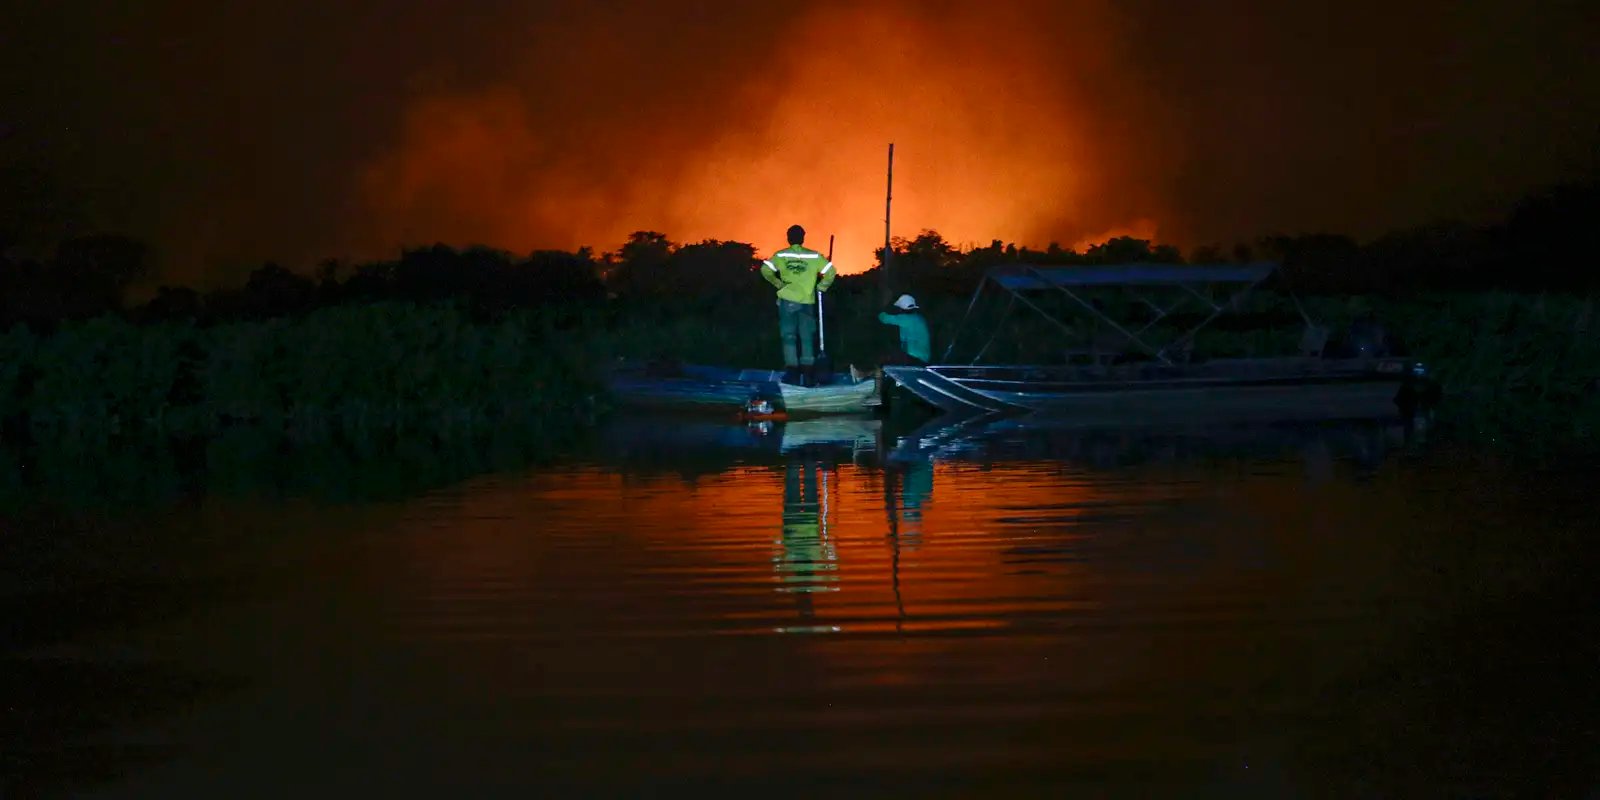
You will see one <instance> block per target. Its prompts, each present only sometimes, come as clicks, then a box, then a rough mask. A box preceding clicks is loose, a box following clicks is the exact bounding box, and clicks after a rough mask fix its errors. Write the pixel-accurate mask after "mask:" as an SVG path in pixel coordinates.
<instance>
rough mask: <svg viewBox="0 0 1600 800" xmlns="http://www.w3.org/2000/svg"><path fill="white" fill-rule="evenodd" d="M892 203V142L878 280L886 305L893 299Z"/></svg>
mask: <svg viewBox="0 0 1600 800" xmlns="http://www.w3.org/2000/svg"><path fill="white" fill-rule="evenodd" d="M893 202H894V142H890V143H889V185H888V187H887V189H886V190H885V191H884V194H883V274H882V275H880V276H879V278H878V296H879V300H880V301H881V302H883V303H885V304H887V303H888V302H889V301H890V300H891V299H893V297H894V278H893V277H892V276H891V275H890V273H892V272H893V271H894V245H893V242H892V239H891V235H890V233H889V230H890V227H889V217H890V214H889V207H890V205H891V204H892V203H893Z"/></svg>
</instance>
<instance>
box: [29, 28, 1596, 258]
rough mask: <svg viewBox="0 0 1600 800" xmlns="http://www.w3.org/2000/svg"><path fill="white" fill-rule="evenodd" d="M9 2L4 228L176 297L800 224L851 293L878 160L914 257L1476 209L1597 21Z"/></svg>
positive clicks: (1577, 86)
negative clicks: (102, 251)
mask: <svg viewBox="0 0 1600 800" xmlns="http://www.w3.org/2000/svg"><path fill="white" fill-rule="evenodd" d="M11 5H14V6H18V8H12V9H10V10H8V11H6V12H5V19H6V22H5V23H4V24H0V158H3V160H4V165H5V167H6V170H5V173H4V174H5V176H6V177H5V180H6V185H5V186H4V187H0V188H3V190H4V191H5V192H6V193H8V194H9V195H10V197H9V198H8V199H7V200H6V203H5V205H4V207H3V209H0V210H4V211H5V213H6V214H8V215H9V216H10V217H12V218H13V220H15V219H24V220H25V222H24V223H16V222H12V223H9V224H11V225H12V226H13V227H16V225H18V224H22V225H23V226H24V233H25V234H26V235H27V236H29V237H32V238H36V239H47V238H48V237H50V236H53V235H56V234H57V233H58V232H59V231H60V230H64V229H66V228H65V227H64V226H65V225H66V224H67V222H68V221H71V220H73V219H77V220H79V224H82V225H90V226H93V227H95V228H98V229H112V230H119V231H125V232H128V233H131V234H133V235H136V236H139V237H141V238H145V239H148V240H149V241H151V242H152V243H154V244H155V245H156V247H157V252H158V253H159V255H160V258H161V262H162V264H163V265H164V268H165V270H166V276H165V277H167V278H168V279H171V280H181V281H185V282H191V283H202V284H204V283H216V282H235V281H237V280H239V279H241V278H242V276H243V274H244V273H245V272H247V271H248V270H249V269H251V268H253V267H254V266H258V265H259V264H260V263H261V262H262V261H265V260H268V259H274V260H278V261H280V262H281V263H285V264H287V265H290V266H294V267H306V266H309V265H310V264H312V263H314V262H315V261H316V260H318V259H320V258H323V257H328V256H342V257H347V258H369V257H389V256H393V255H394V254H395V253H396V252H397V251H398V248H399V247H400V246H402V245H417V244H427V243H432V242H435V241H443V242H446V243H449V244H454V245H467V244H474V243H481V244H488V245H491V246H495V247H500V248H505V249H509V250H513V251H518V252H521V251H527V250H530V249H534V248H543V247H550V248H575V247H577V246H580V245H591V246H594V247H595V248H597V249H600V250H608V249H613V248H615V247H616V246H617V245H618V244H620V243H621V242H622V240H623V239H624V237H625V236H626V235H627V233H628V232H630V231H633V230H640V229H653V230H659V231H663V232H665V233H667V234H668V235H669V236H671V237H672V238H674V239H675V240H678V241H695V240H698V239H702V238H721V239H736V240H740V241H749V242H752V243H755V244H757V246H758V248H759V249H763V250H765V249H769V248H770V247H773V246H779V245H781V244H782V234H783V229H784V228H785V227H787V226H788V225H789V224H790V223H791V222H801V223H802V224H804V225H805V226H806V227H807V228H808V229H809V230H811V231H813V232H814V233H815V234H817V235H821V236H823V237H824V238H823V242H824V243H825V241H826V239H825V237H826V234H828V233H835V234H837V235H838V236H839V244H838V248H839V254H840V255H839V258H838V260H839V262H840V265H841V267H842V268H843V269H844V270H845V271H847V272H853V271H858V270H860V269H864V268H866V267H867V266H869V265H870V258H871V255H870V251H871V248H872V247H873V246H874V243H875V242H879V241H881V237H882V216H883V184H884V174H883V171H884V160H885V150H886V145H887V143H888V142H890V141H893V142H895V144H896V164H895V189H896V193H895V194H896V196H895V232H896V233H897V234H899V235H908V236H909V235H915V234H916V233H917V232H918V231H919V230H921V229H924V228H935V229H938V230H939V231H941V232H942V233H944V234H945V235H946V237H947V238H949V239H952V240H955V241H957V242H977V243H982V244H987V243H988V241H989V240H990V239H991V238H1000V239H1004V240H1007V241H1016V242H1019V243H1024V244H1033V245H1037V246H1043V245H1045V244H1047V243H1049V242H1051V241H1057V242H1060V243H1061V244H1063V245H1066V246H1071V245H1078V244H1081V243H1085V242H1088V241H1099V240H1102V239H1104V238H1106V237H1107V236H1109V235H1116V234H1124V233H1132V234H1136V235H1139V236H1141V237H1153V238H1155V239H1157V240H1159V241H1161V242H1165V243H1172V244H1177V245H1179V246H1181V247H1184V248H1185V249H1188V248H1192V247H1194V246H1197V245H1201V244H1208V243H1219V244H1223V245H1228V244H1231V243H1232V242H1235V241H1240V240H1249V239H1253V238H1255V237H1256V236H1258V235H1260V234H1263V233H1269V232H1274V231H1281V232H1309V231H1335V232H1343V233H1349V234H1352V235H1355V236H1357V237H1361V238H1365V237H1371V236H1374V235H1377V234H1379V233H1381V232H1383V231H1386V230H1390V229H1394V228H1398V227H1403V226H1409V225H1415V224H1420V223H1425V222H1429V221H1433V220H1437V219H1441V218H1452V217H1453V218H1464V219H1468V220H1478V219H1483V218H1490V217H1494V216H1496V215H1499V214H1501V213H1503V212H1504V211H1505V210H1506V208H1507V207H1508V205H1509V204H1510V203H1511V202H1513V201H1514V200H1516V199H1517V198H1518V197H1519V196H1521V195H1522V194H1523V193H1525V192H1527V191H1528V190H1530V189H1532V188H1535V187H1537V186H1539V185H1542V184H1546V183H1549V182H1551V181H1555V180H1560V179H1563V178H1567V177H1570V176H1573V175H1575V174H1583V173H1585V172H1586V171H1588V170H1591V169H1593V168H1594V166H1595V164H1596V160H1597V152H1600V126H1597V120H1600V67H1597V63H1600V59H1597V58H1596V56H1595V52H1596V50H1597V49H1600V44H1597V42H1600V24H1597V18H1600V11H1596V10H1595V9H1596V7H1597V6H1600V4H1596V3H1593V2H1577V1H1574V2H1514V1H1508V2H1394V0H1390V1H1389V2H1339V3H1314V2H1305V3H1299V2H1296V3H1289V2H1278V1H1277V0H1274V1H1273V2H1266V1H1262V2H1199V1H1198V0H1195V1H1193V2H1185V1H1184V0H1131V1H1125V2H1117V3H1111V2H1094V1H1089V2H1002V1H1001V0H985V2H936V1H934V0H929V1H928V2H911V1H909V0H886V1H884V2H857V3H844V2H839V3H820V2H819V3H806V2H794V1H793V0H778V1H777V2H768V3H765V4H755V3H744V2H686V1H682V0H680V2H659V3H633V2H617V1H616V0H609V1H608V0H586V1H585V2H581V3H580V2H537V1H536V0H522V1H521V2H506V1H502V0H489V1H486V2H485V1H480V2H462V3H460V4H459V5H458V4H455V3H450V2H442V1H440V2H429V1H426V0H382V1H381V2H379V1H377V0H346V1H345V2H337V3H328V2H322V1H319V2H309V0H273V2H256V3H248V2H236V3H216V2H109V1H108V2H97V3H94V2H67V1H58V2H37V3H14V4H11ZM756 6H759V7H756ZM41 178H47V179H48V184H47V185H45V186H40V185H38V183H39V181H40V180H41ZM39 197H46V198H50V199H51V200H50V205H49V207H48V208H46V207H45V206H44V205H42V201H40V202H35V201H34V200H32V199H30V198H39ZM18 198H22V199H20V200H19V199H18Z"/></svg>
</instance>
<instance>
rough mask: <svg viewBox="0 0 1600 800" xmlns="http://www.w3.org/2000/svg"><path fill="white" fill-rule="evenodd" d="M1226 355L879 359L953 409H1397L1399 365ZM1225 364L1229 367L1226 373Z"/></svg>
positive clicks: (1239, 412) (1294, 415)
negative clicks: (1061, 362) (1109, 368)
mask: <svg viewBox="0 0 1600 800" xmlns="http://www.w3.org/2000/svg"><path fill="white" fill-rule="evenodd" d="M1230 366H1233V365H1229V364H1227V363H1226V362H1221V363H1213V364H1211V365H1208V366H1207V368H1206V369H1193V370H1189V371H1174V372H1172V373H1170V374H1162V375H1152V376H1145V377H1133V378H1129V379H1117V378H1116V377H1115V376H1096V375H1091V374H1088V373H1086V372H1084V371H1081V370H1080V371H1075V372H1071V371H1069V372H1068V373H1067V374H1066V375H1064V376H1063V375H1057V376H1049V375H1048V373H1040V376H1042V377H1035V379H1032V380H1029V379H1026V378H1027V376H1026V375H1020V374H1019V373H1017V372H1015V371H1011V372H1007V371H1004V370H999V369H995V370H989V369H985V368H974V367H940V366H932V367H886V368H885V369H884V372H885V373H886V374H888V375H889V376H890V377H891V378H893V379H894V381H895V382H896V383H897V384H899V385H900V386H902V387H904V388H905V389H906V390H907V391H909V392H911V393H912V394H913V395H915V396H916V397H918V398H919V399H921V400H922V401H924V402H926V403H928V404H930V405H933V406H935V407H938V408H940V409H943V410H945V411H951V412H970V411H985V412H997V413H1008V412H1017V411H1032V412H1037V413H1040V414H1048V415H1051V416H1066V417H1071V418H1074V419H1076V420H1081V421H1082V422H1084V423H1085V424H1112V423H1116V422H1119V421H1121V422H1126V421H1149V420H1167V419H1198V420H1216V421H1234V420H1238V421H1251V420H1283V421H1294V420H1333V419H1373V418H1381V417H1388V416H1398V414H1399V409H1398V407H1397V405H1396V403H1395V396H1396V392H1397V391H1398V389H1399V387H1400V382H1401V379H1402V375H1401V373H1399V372H1381V371H1379V367H1378V366H1377V365H1374V364H1365V363H1363V364H1360V365H1356V364H1339V365H1332V366H1324V367H1323V368H1321V369H1311V368H1309V367H1308V365H1307V364H1305V363H1304V362H1293V363H1289V362H1285V363H1282V364H1279V365H1276V366H1277V368H1276V369H1274V368H1273V367H1274V365H1272V364H1269V363H1266V362H1263V361H1252V362H1248V363H1245V362H1241V363H1240V364H1239V365H1236V366H1237V367H1238V368H1237V369H1233V370H1230V369H1229V367H1230ZM1230 372H1231V373H1232V374H1230Z"/></svg>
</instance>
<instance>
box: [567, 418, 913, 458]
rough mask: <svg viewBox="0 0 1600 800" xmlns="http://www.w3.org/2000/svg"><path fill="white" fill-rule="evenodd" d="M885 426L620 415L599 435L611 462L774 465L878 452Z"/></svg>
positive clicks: (857, 421) (868, 421) (858, 421)
mask: <svg viewBox="0 0 1600 800" xmlns="http://www.w3.org/2000/svg"><path fill="white" fill-rule="evenodd" d="M881 427H882V422H880V421H879V420H877V419H873V418H871V417H850V416H843V415H838V416H826V417H815V418H812V419H799V420H788V421H782V420H779V421H769V420H763V421H759V422H749V423H747V422H743V421H736V420H713V419H707V418H705V417H703V416H698V415H693V414H665V413H654V414H638V415H618V416H616V417H614V418H612V419H611V420H609V421H608V422H607V423H606V424H605V425H603V426H602V427H601V428H600V429H599V431H597V435H596V436H597V441H596V444H597V445H598V447H599V449H600V453H599V455H601V456H602V457H604V458H606V459H608V460H622V461H634V462H661V463H683V462H686V461H690V460H706V459H710V460H712V461H719V460H720V461H723V462H736V461H743V462H750V463H757V462H761V463H765V462H773V463H775V462H776V461H777V460H778V459H779V458H780V456H781V454H784V453H790V452H794V451H800V450H808V451H819V450H837V451H840V452H842V453H844V454H845V455H846V456H852V457H853V454H855V453H858V452H861V451H865V450H873V449H876V447H877V442H878V436H879V430H880V428H881Z"/></svg>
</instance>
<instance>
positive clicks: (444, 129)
mask: <svg viewBox="0 0 1600 800" xmlns="http://www.w3.org/2000/svg"><path fill="white" fill-rule="evenodd" d="M1030 11H1031V12H1032V13H1039V12H1038V9H1037V8H1033V7H1032V6H1030V5H1029V4H1026V3H1024V4H1018V5H1017V6H1016V7H1006V8H1000V9H994V8H985V9H983V10H981V11H973V10H961V11H956V12H953V13H952V15H950V16H949V18H947V19H944V20H941V21H939V22H929V21H927V20H926V19H924V18H925V17H927V16H929V15H927V14H926V12H925V10H919V9H917V8H915V4H913V3H909V2H885V3H876V4H872V5H870V6H867V5H862V6H855V5H820V6H817V7H814V8H813V9H812V10H810V11H808V12H806V13H805V14H804V15H803V16H801V17H800V18H798V19H797V20H796V21H795V22H794V24H793V25H792V26H790V27H789V28H788V29H786V30H783V31H775V32H774V36H775V38H777V39H782V40H790V39H792V40H793V41H797V42H805V43H807V44H806V46H803V47H798V48H786V47H782V46H779V45H777V44H774V45H772V46H771V47H769V48H767V50H766V52H768V53H771V54H772V55H771V56H770V57H768V58H766V59H765V60H763V61H759V62H756V63H751V64H749V65H748V67H749V71H748V73H746V74H739V75H734V76H732V77H731V78H730V80H731V81H732V85H731V87H729V86H719V87H718V88H717V90H716V92H715V95H714V96H708V97H707V98H706V99H705V103H704V104H703V105H702V106H699V107H697V106H694V105H688V104H685V105H682V106H677V105H671V106H664V107H663V108H662V109H646V110H641V111H639V112H638V113H637V115H636V116H633V117H628V118H623V119H619V120H615V121H607V122H605V123H603V124H601V123H599V122H597V121H595V120H586V121H583V122H582V123H579V122H574V123H573V124H574V125H579V124H583V125H588V126H591V127H592V132H591V131H589V130H588V129H587V128H586V129H585V133H584V135H583V136H576V135H567V134H563V133H561V132H552V131H550V130H548V129H547V126H549V125H550V124H551V123H550V122H549V121H548V120H544V121H541V120H540V119H539V118H537V117H536V115H535V113H534V109H535V108H536V107H537V106H536V104H535V102H534V101H533V100H531V99H530V97H529V96H528V94H527V93H526V92H524V91H523V90H521V89H519V87H518V86H517V84H515V83H507V84H505V85H501V86H495V87H487V88H482V89H480V90H477V91H468V92H435V93H432V94H428V95H425V96H420V97H418V98H417V99H415V100H414V101H413V102H412V103H411V105H410V106H409V107H408V110H407V113H406V114H405V116H404V119H403V123H402V128H401V130H400V132H399V133H398V138H397V140H396V143H395V144H394V145H393V147H391V148H390V149H388V150H386V151H384V152H383V153H381V154H380V155H379V156H378V157H376V158H374V159H373V160H372V161H370V162H369V163H368V164H367V165H366V167H365V169H364V171H363V173H362V178H361V181H360V186H359V191H360V194H361V197H362V199H363V202H364V203H365V205H366V206H367V207H368V208H369V209H370V218H371V220H372V222H373V225H372V227H373V230H372V231H370V232H369V233H368V234H367V235H366V237H365V238H367V239H369V240H372V241H377V242H382V243H384V246H385V247H387V248H388V249H389V250H390V251H392V248H393V247H394V246H397V245H418V244H427V243H432V242H434V241H443V242H446V243H449V244H453V245H458V246H464V245H468V244H487V245H490V246H494V247H501V248H505V249H508V250H512V251H516V252H525V251H528V250H532V249H535V248H545V247H560V248H576V247H579V246H590V247H593V248H595V249H596V250H597V251H606V250H613V249H615V248H616V247H617V246H618V245H620V244H621V243H622V242H623V241H624V240H625V238H626V237H627V235H628V234H629V233H630V232H632V231H635V230H656V231H660V232H662V233H665V234H666V235H667V236H668V237H669V238H671V239H673V240H674V241H677V242H680V243H690V242H695V241H700V240H703V239H708V238H714V239H725V240H735V241H744V242H749V243H751V244H753V245H754V246H755V247H756V249H757V251H758V252H760V253H768V252H771V251H772V250H774V249H776V248H778V247H781V246H783V244H784V239H783V232H784V230H785V229H786V228H787V227H788V226H789V225H791V224H794V223H799V224H801V225H803V226H804V227H805V228H806V230H807V232H808V237H807V244H808V245H810V246H812V247H814V248H816V249H819V250H825V249H826V248H827V246H828V237H829V235H830V234H831V235H834V236H835V237H836V242H835V261H836V262H837V263H838V265H839V269H840V271H841V272H843V273H847V274H848V273H856V272H861V271H864V270H866V269H868V268H870V267H871V266H872V264H873V260H874V253H875V250H876V248H878V247H881V245H882V242H883V236H884V223H883V215H884V189H885V177H886V176H885V168H886V166H887V165H886V157H887V146H888V144H889V143H890V142H894V143H895V164H894V205H893V221H894V225H893V229H894V235H896V236H904V237H907V238H910V237H913V236H915V235H916V234H917V233H919V232H921V231H922V230H925V229H934V230H937V231H939V232H940V233H941V234H943V235H944V237H945V238H946V240H948V241H950V242H952V243H956V244H976V245H987V244H988V243H989V242H990V241H991V240H992V239H1001V240H1003V241H1007V242H1015V243H1018V244H1026V245H1030V246H1039V247H1042V246H1043V245H1044V244H1046V243H1048V242H1050V241H1063V242H1065V241H1076V242H1079V243H1080V246H1079V249H1083V247H1085V246H1086V245H1084V244H1083V243H1085V242H1087V243H1097V242H1098V241H1103V240H1104V239H1105V238H1109V236H1111V235H1123V233H1132V234H1134V235H1140V236H1142V237H1143V238H1149V235H1153V233H1154V231H1155V230H1156V226H1155V223H1153V222H1151V221H1150V219H1149V217H1150V216H1151V213H1152V212H1151V211H1150V210H1149V209H1146V211H1145V212H1142V213H1139V214H1137V215H1128V214H1126V212H1123V211H1118V210H1116V208H1115V204H1112V203H1107V202H1105V201H1104V200H1105V193H1106V189H1105V188H1104V187H1103V186H1102V185H1101V184H1102V183H1103V182H1104V181H1105V180H1107V178H1106V174H1107V170H1106V169H1105V165H1106V164H1108V163H1120V162H1123V161H1126V160H1127V159H1129V158H1132V157H1133V156H1132V155H1131V154H1129V153H1128V152H1127V151H1128V149H1129V148H1133V147H1136V144H1133V143H1124V142H1121V141H1107V140H1104V137H1101V140H1099V141H1092V140H1091V138H1092V137H1091V131H1089V130H1088V129H1087V128H1086V127H1085V126H1084V125H1083V124H1082V122H1083V117H1082V115H1083V114H1086V113H1089V112H1084V111H1081V109H1083V108H1086V107H1089V105H1090V104H1088V103H1087V102H1086V101H1085V100H1084V99H1083V98H1082V97H1079V96H1077V95H1075V93H1074V92H1075V90H1074V89H1073V88H1072V86H1071V85H1068V86H1066V87H1064V86H1063V85H1062V82H1061V81H1059V80H1052V81H1046V80H1040V79H1039V76H1040V75H1042V74H1044V73H1045V72H1047V71H1049V72H1051V73H1052V74H1053V73H1054V71H1056V70H1058V69H1060V68H1061V62H1060V59H1062V58H1064V57H1067V56H1064V55H1063V53H1065V52H1066V51H1067V48H1066V47H1065V46H1064V45H1063V44H1061V43H1056V42H1051V41H1046V40H1045V39H1043V38H1042V34H1037V33H1035V32H1034V31H1035V30H1036V29H1037V26H1032V27H1030V24H1029V13H1030ZM1050 13H1052V14H1054V15H1056V16H1057V17H1059V16H1061V15H1063V14H1064V13H1066V14H1070V15H1072V16H1074V17H1075V19H1076V21H1077V29H1078V30H1079V31H1080V32H1081V33H1082V35H1081V36H1075V37H1074V38H1073V39H1072V40H1071V44H1070V67H1071V69H1072V70H1073V71H1074V73H1075V74H1076V73H1077V72H1081V73H1082V76H1083V78H1082V82H1084V83H1089V84H1092V83H1093V82H1094V81H1104V80H1106V78H1104V77H1103V76H1105V75H1107V74H1109V73H1111V72H1113V71H1114V70H1112V67H1111V64H1112V54H1111V53H1110V52H1109V50H1108V47H1107V46H1106V45H1103V44H1100V43H1099V42H1100V40H1102V39H1106V38H1110V37H1105V36H1100V35H1099V33H1101V32H1104V31H1107V30H1109V29H1110V28H1111V27H1112V26H1113V25H1114V20H1113V18H1112V17H1111V15H1110V13H1109V11H1108V10H1107V9H1106V7H1104V5H1103V4H1102V3H1100V2H1098V0H1090V1H1089V2H1082V3H1080V4H1078V5H1077V6H1074V7H1073V8H1072V9H1071V10H1070V11H1064V10H1063V9H1062V8H1061V7H1059V5H1058V6H1056V7H1053V8H1052V9H1051V11H1050ZM595 68H596V69H600V67H595ZM590 104H591V105H598V104H600V101H599V100H597V99H595V100H591V101H590ZM569 139H572V140H573V141H569ZM1133 202H1137V201H1133ZM1123 207H1124V208H1125V207H1127V203H1123ZM1130 216H1131V217H1133V218H1132V219H1129V217H1130ZM1094 231H1108V232H1109V233H1108V234H1102V235H1101V236H1100V237H1099V238H1096V237H1095V236H1094V234H1093V232H1094ZM1147 234H1148V235H1147ZM1091 240H1093V241H1091Z"/></svg>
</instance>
